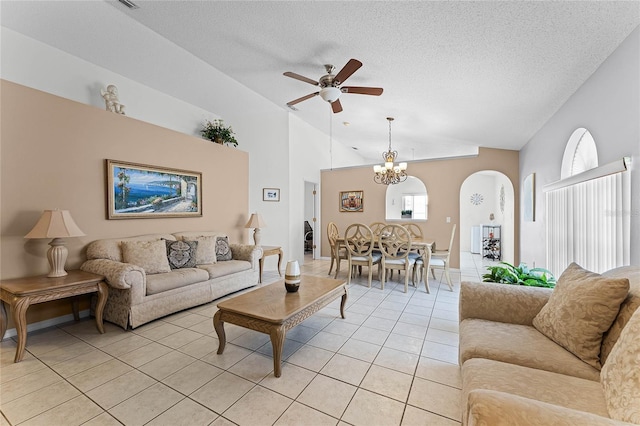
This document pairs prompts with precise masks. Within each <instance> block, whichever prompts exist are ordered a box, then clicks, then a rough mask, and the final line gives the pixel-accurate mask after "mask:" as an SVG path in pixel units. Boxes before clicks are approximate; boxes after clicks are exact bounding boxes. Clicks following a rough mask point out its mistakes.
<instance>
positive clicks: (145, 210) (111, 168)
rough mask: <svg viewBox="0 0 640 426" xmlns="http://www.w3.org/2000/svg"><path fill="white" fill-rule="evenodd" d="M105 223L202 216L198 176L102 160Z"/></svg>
mask: <svg viewBox="0 0 640 426" xmlns="http://www.w3.org/2000/svg"><path fill="white" fill-rule="evenodd" d="M106 168H107V219H150V218H161V217H162V218H165V217H194V216H198V217H199V216H202V173H200V172H192V171H188V170H178V169H170V168H167V167H160V166H148V165H145V164H136V163H128V162H124V161H116V160H106Z"/></svg>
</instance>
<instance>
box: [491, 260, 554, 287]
mask: <svg viewBox="0 0 640 426" xmlns="http://www.w3.org/2000/svg"><path fill="white" fill-rule="evenodd" d="M487 270H488V271H489V273H488V274H484V275H483V276H482V281H484V282H490V283H503V284H513V285H526V286H531V287H548V288H553V287H555V285H556V279H555V277H554V276H553V274H552V273H551V271H548V270H546V269H544V268H532V269H529V268H528V267H527V265H525V264H524V263H521V264H520V265H518V266H517V267H516V266H513V265H512V264H510V263H507V262H500V264H499V265H495V266H488V267H487Z"/></svg>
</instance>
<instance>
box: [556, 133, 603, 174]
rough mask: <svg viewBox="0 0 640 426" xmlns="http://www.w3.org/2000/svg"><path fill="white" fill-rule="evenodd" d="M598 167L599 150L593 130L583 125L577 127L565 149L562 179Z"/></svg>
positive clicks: (561, 171)
mask: <svg viewBox="0 0 640 426" xmlns="http://www.w3.org/2000/svg"><path fill="white" fill-rule="evenodd" d="M595 167H598V150H597V149H596V141H594V140H593V136H591V132H589V131H588V130H587V129H585V128H583V127H581V128H579V129H576V130H575V131H574V132H573V134H572V135H571V137H570V138H569V141H568V142H567V146H566V147H565V149H564V156H563V157H562V169H561V170H560V179H566V178H568V177H569V176H573V175H577V174H580V173H582V172H584V171H587V170H589V169H593V168H595Z"/></svg>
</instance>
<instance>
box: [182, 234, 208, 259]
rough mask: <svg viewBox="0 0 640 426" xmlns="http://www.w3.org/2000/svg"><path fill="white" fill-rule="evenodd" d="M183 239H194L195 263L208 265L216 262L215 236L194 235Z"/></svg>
mask: <svg viewBox="0 0 640 426" xmlns="http://www.w3.org/2000/svg"><path fill="white" fill-rule="evenodd" d="M184 241H196V242H197V243H198V250H196V265H210V264H212V263H216V237H204V236H203V237H196V238H190V239H185V240H184Z"/></svg>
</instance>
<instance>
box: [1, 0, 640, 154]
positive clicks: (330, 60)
mask: <svg viewBox="0 0 640 426" xmlns="http://www.w3.org/2000/svg"><path fill="white" fill-rule="evenodd" d="M107 3H109V7H115V8H117V10H119V11H121V13H122V14H123V19H128V18H126V17H125V16H124V15H126V16H128V17H129V18H131V19H134V20H135V21H137V22H139V23H140V24H142V25H144V26H146V27H148V28H150V29H151V30H153V31H154V32H156V33H157V34H159V35H161V36H162V37H164V38H166V39H168V40H170V41H171V42H173V43H175V44H176V45H178V46H180V47H182V48H183V49H185V50H186V51H188V52H191V53H192V54H193V55H195V56H197V57H198V58H200V59H202V60H204V61H206V62H207V63H209V64H211V66H213V67H215V68H217V69H219V70H220V71H222V72H223V73H225V74H227V75H229V76H231V77H232V78H233V79H235V80H237V81H239V82H240V83H242V84H243V85H245V86H247V87H249V88H250V89H252V90H253V91H255V92H256V93H258V94H260V95H262V96H264V97H265V98H267V99H269V100H270V101H272V102H273V103H275V104H276V105H278V106H280V107H282V108H283V109H285V110H287V111H291V110H290V109H288V108H287V106H286V103H287V102H288V101H291V100H293V99H296V98H299V97H301V96H304V95H306V94H309V93H312V92H316V91H317V90H318V88H317V87H313V86H312V85H310V84H307V83H304V82H301V81H297V80H294V79H291V78H287V77H284V76H283V75H282V74H283V72H285V71H292V72H295V73H297V74H301V75H303V76H306V77H309V78H311V79H313V80H317V79H319V78H320V77H321V76H322V75H324V74H325V69H324V64H333V65H335V67H336V72H337V71H338V70H340V69H341V68H342V66H343V65H345V64H346V63H347V61H348V60H349V59H350V58H356V59H359V60H360V61H362V63H363V66H362V68H360V69H359V70H358V71H357V72H355V73H354V74H353V75H352V76H351V77H350V78H349V79H348V81H347V83H348V84H347V85H350V86H375V87H383V88H384V92H383V94H382V95H381V96H379V97H376V96H366V95H357V94H342V95H341V103H342V106H343V108H344V111H343V112H341V113H339V114H332V113H331V112H330V107H329V104H328V103H326V102H324V101H323V100H322V99H321V98H320V97H319V96H316V97H314V98H311V99H309V100H307V101H304V102H301V103H299V104H297V105H296V109H297V111H293V112H292V114H295V115H297V116H299V117H300V118H301V119H302V120H304V121H306V122H308V123H310V124H311V125H313V126H314V127H317V128H318V129H320V130H322V131H323V132H326V133H329V131H330V120H333V122H332V130H331V131H332V134H333V137H334V138H335V139H336V140H338V141H339V142H341V143H344V144H346V145H347V146H351V147H355V148H357V149H358V152H359V153H360V154H361V155H363V156H364V157H365V158H367V159H369V160H371V161H372V162H375V161H378V159H379V156H380V153H381V152H382V151H383V150H385V149H386V147H387V143H388V123H387V120H386V119H385V117H387V116H392V117H395V121H394V122H393V131H392V136H393V147H394V149H397V150H398V151H399V152H400V156H399V159H400V160H403V161H406V160H412V159H420V158H433V157H438V156H449V155H456V154H459V153H464V152H467V151H466V150H468V149H469V148H470V147H475V146H484V147H495V148H505V149H515V150H518V149H520V148H521V147H522V146H523V145H525V144H526V143H527V141H528V140H529V139H530V138H531V137H532V136H533V135H534V134H535V133H536V132H537V131H538V130H539V129H540V127H541V126H542V125H543V124H544V123H545V122H546V121H547V120H548V119H549V118H550V117H551V116H552V115H553V114H554V113H555V112H556V111H557V110H558V109H559V108H560V107H561V106H562V104H563V103H564V102H565V101H566V100H567V99H568V98H569V97H570V96H571V95H572V94H573V93H574V92H575V91H576V90H577V89H578V88H579V87H580V85H581V84H582V83H584V81H585V80H586V79H587V78H588V77H589V76H590V75H591V74H592V73H593V72H594V71H595V70H596V69H597V67H598V66H599V65H600V64H601V63H602V62H603V61H604V60H605V59H606V58H607V57H608V56H609V55H610V54H611V53H612V52H613V51H614V50H615V49H616V47H617V46H618V45H619V44H620V43H621V42H622V41H623V40H624V39H625V38H626V37H627V36H628V35H629V34H630V33H631V31H632V30H633V29H634V28H635V27H636V26H638V25H639V24H640V4H639V3H638V2H635V1H617V2H611V1H542V2H541V1H531V2H529V1H495V2H493V1H487V2H485V1H481V2H461V1H425V2H413V1H411V2H405V1H375V2H370V1H348V2H346V1H341V2H332V1H286V2H281V1H264V2H256V1H160V2H159V1H140V0H139V1H137V2H136V3H137V4H138V5H139V6H140V7H139V8H138V9H135V10H130V9H128V8H126V7H125V6H123V5H122V4H120V3H118V2H116V1H109V2H107ZM1 7H2V25H3V26H6V27H8V28H11V29H14V30H15V31H18V32H21V33H24V34H26V35H28V36H30V37H33V38H36V39H39V40H41V41H43V42H45V43H47V44H50V45H53V46H54V47H57V48H60V49H62V50H65V51H68V52H70V53H72V54H74V55H76V56H79V57H82V58H89V60H90V58H91V57H92V54H93V55H94V54H95V51H96V49H99V50H100V51H101V52H102V53H103V54H104V55H106V56H108V57H109V58H112V59H111V60H112V61H113V60H119V55H118V50H122V49H126V48H127V46H126V44H125V45H123V44H122V41H126V40H127V34H126V33H125V34H122V33H119V32H118V31H119V29H118V25H117V23H113V22H104V21H101V17H100V8H104V7H105V3H104V2H101V1H98V2H96V1H89V2H77V1H72V2H61V1H56V2H12V1H3V2H2V5H1ZM69 27H72V28H73V30H69ZM92 28H93V29H95V30H97V31H113V34H112V35H113V37H112V39H113V40H118V41H120V42H119V43H111V44H109V43H105V44H104V45H99V46H96V45H95V44H93V43H88V42H86V39H85V38H84V37H83V36H82V32H83V31H91V29H92ZM125 31H126V30H125ZM123 58H124V57H123ZM122 60H124V59H122ZM128 66H131V67H135V66H136V64H135V63H131V64H128ZM194 84H197V83H195V82H194ZM185 100H186V101H188V102H191V103H194V104H197V101H194V100H190V99H185ZM232 101H233V100H232V99H230V100H229V102H232ZM214 112H216V111H214ZM216 113H217V112H216ZM221 114H223V113H221ZM344 123H349V125H344ZM563 142H564V141H563Z"/></svg>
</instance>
